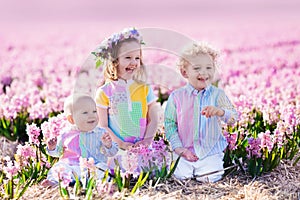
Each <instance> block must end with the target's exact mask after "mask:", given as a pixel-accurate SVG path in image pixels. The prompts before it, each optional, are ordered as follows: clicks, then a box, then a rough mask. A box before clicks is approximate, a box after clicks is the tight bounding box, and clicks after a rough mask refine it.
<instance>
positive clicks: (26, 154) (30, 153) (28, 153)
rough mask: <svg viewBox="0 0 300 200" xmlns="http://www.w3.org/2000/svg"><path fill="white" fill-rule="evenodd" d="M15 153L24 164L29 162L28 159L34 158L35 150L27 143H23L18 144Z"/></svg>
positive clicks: (33, 159) (32, 159)
mask: <svg viewBox="0 0 300 200" xmlns="http://www.w3.org/2000/svg"><path fill="white" fill-rule="evenodd" d="M16 155H17V157H18V159H20V161H19V162H20V164H21V165H22V166H26V165H28V164H30V161H35V160H36V150H35V149H34V148H33V147H32V146H31V145H30V144H29V143H26V144H25V145H21V144H19V145H18V146H17V153H16Z"/></svg>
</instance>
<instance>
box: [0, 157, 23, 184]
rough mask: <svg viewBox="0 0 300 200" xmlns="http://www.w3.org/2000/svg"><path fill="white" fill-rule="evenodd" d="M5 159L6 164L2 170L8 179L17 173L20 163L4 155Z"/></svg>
mask: <svg viewBox="0 0 300 200" xmlns="http://www.w3.org/2000/svg"><path fill="white" fill-rule="evenodd" d="M5 160H6V166H4V167H3V172H4V173H5V174H6V177H7V178H8V179H12V177H14V176H15V175H17V174H18V172H19V171H20V169H21V168H20V165H19V163H18V162H16V161H12V160H10V158H9V157H6V158H5Z"/></svg>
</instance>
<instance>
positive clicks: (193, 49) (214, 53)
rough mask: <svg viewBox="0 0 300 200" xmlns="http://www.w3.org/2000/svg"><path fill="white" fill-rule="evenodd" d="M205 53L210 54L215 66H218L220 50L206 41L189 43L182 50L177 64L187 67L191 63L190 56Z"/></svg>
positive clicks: (180, 66)
mask: <svg viewBox="0 0 300 200" xmlns="http://www.w3.org/2000/svg"><path fill="white" fill-rule="evenodd" d="M203 54H208V55H210V56H211V58H212V60H213V65H214V67H215V68H218V57H219V55H220V53H219V51H218V50H216V49H215V48H213V47H212V46H210V45H209V44H208V43H204V42H194V43H192V44H190V45H187V46H186V47H185V48H184V49H183V51H182V52H181V55H180V58H179V61H178V63H177V65H178V67H179V68H180V69H182V68H185V67H186V66H188V65H189V64H190V62H189V58H191V57H196V56H199V55H203Z"/></svg>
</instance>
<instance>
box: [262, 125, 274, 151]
mask: <svg viewBox="0 0 300 200" xmlns="http://www.w3.org/2000/svg"><path fill="white" fill-rule="evenodd" d="M258 138H259V139H260V147H261V148H262V149H263V148H267V149H268V152H271V151H272V149H273V146H274V143H273V139H272V137H271V132H270V131H269V130H267V131H266V132H261V133H260V134H258Z"/></svg>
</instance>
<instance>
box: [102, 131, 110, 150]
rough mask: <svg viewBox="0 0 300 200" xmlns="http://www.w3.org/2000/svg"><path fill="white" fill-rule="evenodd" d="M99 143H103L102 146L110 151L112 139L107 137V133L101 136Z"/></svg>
mask: <svg viewBox="0 0 300 200" xmlns="http://www.w3.org/2000/svg"><path fill="white" fill-rule="evenodd" d="M101 141H102V143H103V145H104V146H105V147H106V148H107V149H110V148H111V146H112V139H111V137H110V135H109V133H104V134H103V135H102V136H101Z"/></svg>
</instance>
